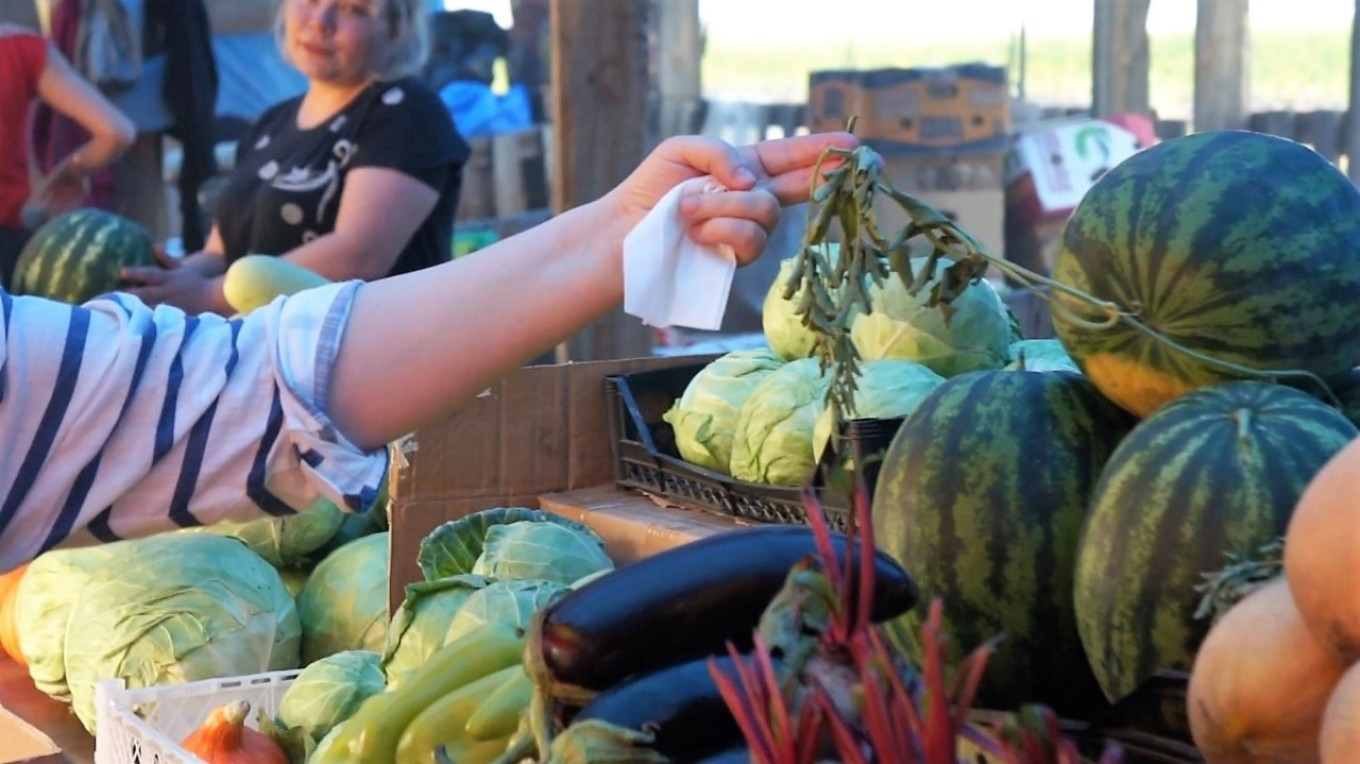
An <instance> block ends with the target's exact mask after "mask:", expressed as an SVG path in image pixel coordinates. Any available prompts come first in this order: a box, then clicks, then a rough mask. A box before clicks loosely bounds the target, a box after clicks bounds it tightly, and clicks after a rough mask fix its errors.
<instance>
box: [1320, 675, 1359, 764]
mask: <svg viewBox="0 0 1360 764" xmlns="http://www.w3.org/2000/svg"><path fill="white" fill-rule="evenodd" d="M1319 747H1320V748H1321V749H1322V764H1349V763H1350V762H1352V761H1355V753H1356V751H1360V664H1356V665H1355V666H1351V667H1350V668H1349V669H1346V673H1345V674H1342V676H1341V681H1340V682H1337V684H1336V687H1334V688H1333V689H1332V697H1331V699H1330V700H1328V701H1327V710H1326V711H1325V712H1324V713H1323V714H1322V735H1321V742H1320V744H1319Z"/></svg>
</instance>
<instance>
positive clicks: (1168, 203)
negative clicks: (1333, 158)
mask: <svg viewBox="0 0 1360 764" xmlns="http://www.w3.org/2000/svg"><path fill="white" fill-rule="evenodd" d="M1053 275H1054V278H1055V279H1056V280H1057V281H1059V282H1061V283H1063V284H1066V285H1068V286H1071V287H1074V288H1076V289H1079V290H1081V291H1083V292H1086V293H1088V294H1090V295H1092V296H1094V297H1097V298H1099V299H1101V300H1108V301H1111V302H1113V303H1114V304H1115V305H1117V306H1119V307H1121V308H1122V309H1124V310H1127V311H1133V312H1136V313H1137V315H1138V316H1139V317H1140V318H1141V320H1142V322H1143V323H1144V324H1146V325H1147V326H1148V327H1151V328H1152V329H1154V330H1155V331H1157V332H1160V333H1161V334H1163V335H1165V336H1166V337H1167V338H1169V339H1170V340H1172V341H1173V342H1174V343H1177V344H1178V345H1180V346H1182V347H1183V348H1184V349H1186V350H1188V351H1191V352H1193V353H1199V354H1203V355H1206V356H1209V357H1211V358H1213V359H1217V360H1220V361H1226V362H1229V363H1232V364H1236V365H1238V366H1241V367H1249V368H1251V369H1261V370H1274V371H1282V370H1296V371H1297V370H1302V371H1308V372H1312V373H1314V374H1316V375H1318V376H1320V377H1322V378H1323V379H1325V380H1330V379H1332V378H1333V377H1335V376H1337V375H1340V374H1344V373H1345V372H1346V371H1348V370H1349V369H1350V368H1351V367H1352V366H1355V365H1356V363H1357V361H1360V300H1358V299H1356V295H1360V191H1357V189H1356V187H1355V185H1354V184H1352V183H1351V182H1350V181H1349V180H1348V179H1347V178H1346V176H1345V175H1343V174H1342V173H1341V172H1340V171H1339V170H1337V168H1336V167H1334V166H1333V165H1332V164H1331V163H1329V162H1328V161H1327V160H1326V159H1324V158H1323V157H1322V156H1320V155H1319V154H1317V153H1316V152H1314V151H1313V150H1311V149H1309V148H1308V147H1306V146H1304V145H1302V144H1299V143H1295V142H1293V141H1290V140H1286V139H1283V138H1277V137H1273V136H1269V135H1263V134H1260V133H1252V132H1246V131H1217V132H1205V133H1196V134H1193V135H1189V136H1186V137H1183V138H1176V139H1173V140H1169V141H1166V142H1164V143H1160V144H1158V145H1156V146H1153V147H1151V148H1148V149H1145V150H1143V151H1141V152H1139V153H1137V154H1135V155H1133V156H1132V157H1130V158H1128V159H1126V160H1125V161H1124V162H1122V163H1120V164H1119V165H1117V166H1115V167H1114V168H1113V169H1112V170H1110V171H1109V172H1108V173H1106V174H1105V175H1104V176H1103V177H1101V179H1100V180H1099V181H1097V182H1096V183H1095V185H1094V186H1092V187H1091V189H1090V190H1089V191H1088V192H1087V193H1086V195H1085V197H1084V198H1083V199H1082V201H1081V203H1080V204H1079V205H1078V206H1077V208H1076V210H1075V211H1074V212H1073V214H1072V217H1071V219H1070V220H1069V221H1068V222H1067V225H1066V228H1065V229H1064V232H1063V236H1062V245H1061V247H1060V249H1059V252H1058V254H1057V256H1056V258H1055V261H1054V268H1053ZM1054 297H1055V298H1056V300H1057V302H1058V306H1057V309H1055V311H1054V316H1053V325H1054V328H1055V329H1056V330H1057V334H1058V337H1059V338H1060V339H1061V340H1062V342H1063V345H1064V346H1065V347H1066V348H1067V350H1068V352H1069V353H1070V354H1071V355H1072V357H1073V358H1074V359H1075V360H1076V361H1077V363H1078V364H1079V365H1080V366H1081V368H1082V369H1083V370H1084V371H1085V372H1086V374H1087V376H1088V377H1089V378H1090V379H1091V381H1092V382H1094V383H1095V384H1096V386H1097V387H1099V388H1100V390H1101V392H1103V393H1104V394H1105V395H1106V396H1107V397H1108V398H1110V399H1111V400H1113V401H1114V402H1115V403H1117V404H1119V405H1120V406H1123V407H1124V408H1126V409H1128V410H1129V411H1132V412H1133V413H1135V414H1137V415H1139V416H1146V415H1147V414H1149V413H1151V412H1152V411H1153V410H1155V409H1156V408H1157V407H1158V406H1161V405H1163V404H1165V403H1166V402H1168V401H1170V400H1171V399H1173V398H1175V397H1176V396H1178V395H1182V394H1184V393H1186V392H1188V391H1190V390H1193V389H1195V388H1198V387H1202V386H1204V385H1207V384H1211V383H1214V382H1218V381H1224V380H1228V379H1234V378H1251V377H1252V375H1250V374H1248V373H1244V372H1240V371H1232V370H1228V369H1225V368H1222V367H1221V366H1218V365H1215V364H1210V363H1206V362H1205V361H1204V360H1201V359H1199V358H1195V357H1193V356H1192V355H1191V354H1190V353H1187V352H1184V351H1183V350H1181V349H1178V348H1176V347H1173V346H1172V345H1169V344H1167V343H1165V342H1161V341H1159V340H1157V339H1155V338H1153V337H1152V336H1150V335H1149V334H1147V333H1145V332H1143V331H1141V330H1139V329H1138V328H1136V327H1133V326H1130V325H1128V324H1127V323H1116V324H1114V325H1113V326H1102V325H1098V324H1100V323H1101V322H1104V321H1105V320H1106V319H1107V315H1106V314H1105V313H1102V312H1100V311H1097V310H1094V309H1092V308H1091V307H1090V305H1089V304H1088V303H1085V302H1082V301H1080V300H1078V299H1077V298H1074V297H1072V296H1071V295H1068V294H1066V293H1064V292H1063V291H1061V290H1058V291H1055V292H1054ZM1062 308H1066V309H1068V310H1070V311H1075V313H1076V316H1075V317H1074V316H1072V315H1070V314H1068V313H1067V312H1065V311H1064V310H1062ZM1090 322H1097V323H1096V324H1092V323H1090Z"/></svg>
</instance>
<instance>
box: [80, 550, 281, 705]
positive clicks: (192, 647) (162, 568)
mask: <svg viewBox="0 0 1360 764" xmlns="http://www.w3.org/2000/svg"><path fill="white" fill-rule="evenodd" d="M301 630H302V629H301V625H300V624H299V623H298V614H297V609H296V608H295V607H294V605H293V598H292V597H290V596H289V595H288V592H287V591H286V590H284V588H283V583H282V582H280V581H279V574H278V571H276V570H275V569H274V567H273V566H272V565H270V564H269V563H267V562H265V561H264V560H263V559H261V558H260V556H259V555H257V554H255V553H254V552H252V551H250V549H249V548H247V547H246V545H245V544H243V543H241V542H240V541H237V540H236V539H232V538H226V537H223V536H216V535H213V534H208V533H195V534H181V533H170V534H163V535H160V536H152V537H150V538H146V539H142V540H138V541H130V542H125V545H123V546H120V547H119V549H118V550H117V551H115V552H114V553H113V554H112V555H110V556H109V558H108V559H107V560H105V561H104V564H103V565H101V566H99V568H97V569H96V570H94V571H93V572H92V573H91V574H90V578H89V582H88V583H87V584H86V586H85V589H84V590H83V591H82V592H81V593H80V596H79V598H78V599H77V600H76V603H75V606H74V607H73V608H72V610H71V617H70V621H69V622H68V624H67V628H66V681H67V683H68V684H69V685H70V687H71V703H72V706H74V709H75V712H76V715H77V716H78V717H79V718H80V721H81V723H82V724H84V725H85V729H87V730H89V731H91V732H94V731H95V729H94V726H95V704H94V685H95V683H96V682H97V681H99V680H102V679H111V678H121V679H123V680H124V681H125V682H126V684H127V686H128V687H149V686H152V685H159V684H177V683H180V682H190V681H196V680H199V679H211V678H218V677H232V676H241V675H244V674H257V673H261V672H265V671H279V670H282V669H290V668H296V667H297V666H298V643H299V641H300V637H301Z"/></svg>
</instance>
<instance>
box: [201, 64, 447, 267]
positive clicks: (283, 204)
mask: <svg viewBox="0 0 1360 764" xmlns="http://www.w3.org/2000/svg"><path fill="white" fill-rule="evenodd" d="M301 103H302V98H301V97H300V96H299V97H297V98H293V99H289V100H287V101H283V102H282V103H279V104H276V105H275V106H272V107H270V108H269V109H267V110H266V111H265V112H264V113H263V114H261V115H260V118H259V119H258V120H257V121H256V122H255V124H254V125H253V126H252V127H251V129H250V131H249V132H248V133H247V134H246V135H244V136H242V138H241V139H240V142H239V143H238V144H237V150H236V169H235V171H234V172H232V174H231V176H230V178H229V179H228V181H227V183H226V185H225V186H224V187H223V189H222V192H221V195H220V197H219V198H218V202H217V208H216V210H215V222H216V224H217V226H218V230H219V231H220V232H221V235H222V243H223V245H224V247H225V248H226V253H225V254H226V261H227V263H228V264H231V263H232V262H234V261H235V260H237V259H238V258H241V257H244V256H245V255H248V254H265V255H281V254H284V253H285V252H288V251H289V250H292V249H295V248H297V247H299V246H301V245H303V244H305V243H307V242H309V241H311V240H312V239H315V238H317V237H318V236H321V235H322V234H326V233H330V232H331V231H333V230H335V216H336V214H337V212H338V211H339V208H340V196H341V194H342V193H343V192H344V188H345V177H346V175H347V174H348V172H349V171H350V170H353V169H354V168H356V167H385V168H389V169H393V170H398V171H400V172H402V173H405V174H406V175H409V176H410V177H412V178H415V179H416V180H419V181H421V182H422V183H424V184H425V185H427V186H429V187H430V188H433V189H434V190H435V191H437V192H439V201H437V202H436V203H435V206H434V209H433V210H431V211H430V214H429V216H428V217H426V218H425V220H424V221H422V222H421V224H420V227H419V228H417V229H416V232H415V233H414V234H413V235H412V236H411V240H410V241H409V242H408V243H407V245H406V248H405V249H403V250H402V252H401V255H400V256H399V257H398V258H397V261H396V264H395V265H394V266H393V268H392V270H391V272H390V273H389V275H395V274H398V273H407V272H409V271H414V270H419V269H421V268H426V267H429V266H431V265H436V264H438V263H441V262H444V261H446V260H448V259H449V257H450V253H451V250H452V245H453V216H454V212H455V210H456V209H457V206H458V195H459V191H460V190H461V186H462V175H463V164H464V163H465V162H466V161H467V157H468V152H469V149H468V145H467V143H466V142H465V141H464V140H463V138H462V136H460V135H459V134H458V130H457V128H456V127H455V126H454V123H453V118H452V116H450V114H449V111H448V108H447V107H445V106H444V103H443V102H442V101H441V100H440V99H439V96H437V95H435V93H434V92H433V91H432V90H430V89H429V88H428V87H427V86H426V85H424V84H423V83H421V82H420V81H418V80H416V79H414V78H405V79H400V80H394V81H391V82H374V83H373V84H371V85H369V86H368V87H367V88H366V89H365V90H364V91H363V92H362V93H360V94H359V95H358V96H357V97H356V98H355V99H354V100H352V101H350V103H349V104H348V105H347V106H346V107H345V108H344V109H343V110H341V111H340V112H339V113H338V114H336V115H335V116H333V117H331V118H330V119H328V120H326V121H324V122H322V123H321V124H319V125H317V126H316V127H313V128H309V129H306V130H303V129H299V128H298V126H297V114H298V107H299V106H300V105H301Z"/></svg>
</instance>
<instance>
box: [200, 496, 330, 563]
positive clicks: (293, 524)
mask: <svg viewBox="0 0 1360 764" xmlns="http://www.w3.org/2000/svg"><path fill="white" fill-rule="evenodd" d="M346 514H347V513H345V512H344V511H342V510H341V509H340V508H339V507H337V506H335V504H334V503H332V502H330V501H329V500H327V499H318V500H317V501H316V502H315V503H314V504H312V506H310V507H308V508H307V509H306V510H305V511H302V512H299V513H297V514H295V515H284V516H283V517H264V518H260V519H258V520H249V521H247V522H243V523H237V522H222V523H215V524H213V525H210V526H208V527H207V528H205V530H207V531H208V532H210V533H217V534H221V535H223V536H232V537H234V538H238V539H240V540H242V541H244V542H245V543H246V546H248V547H250V549H251V551H253V552H255V554H258V555H259V556H261V557H263V558H264V559H265V560H267V561H268V562H269V564H270V565H273V566H274V567H276V568H288V567H295V566H303V565H307V564H308V563H310V562H312V558H311V555H312V553H314V552H316V551H317V550H318V549H320V548H321V547H322V546H323V545H324V544H325V543H326V542H327V541H329V540H330V538H331V537H332V536H334V535H335V533H336V531H338V530H340V524H341V522H342V521H343V520H344V518H345V515H346Z"/></svg>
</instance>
